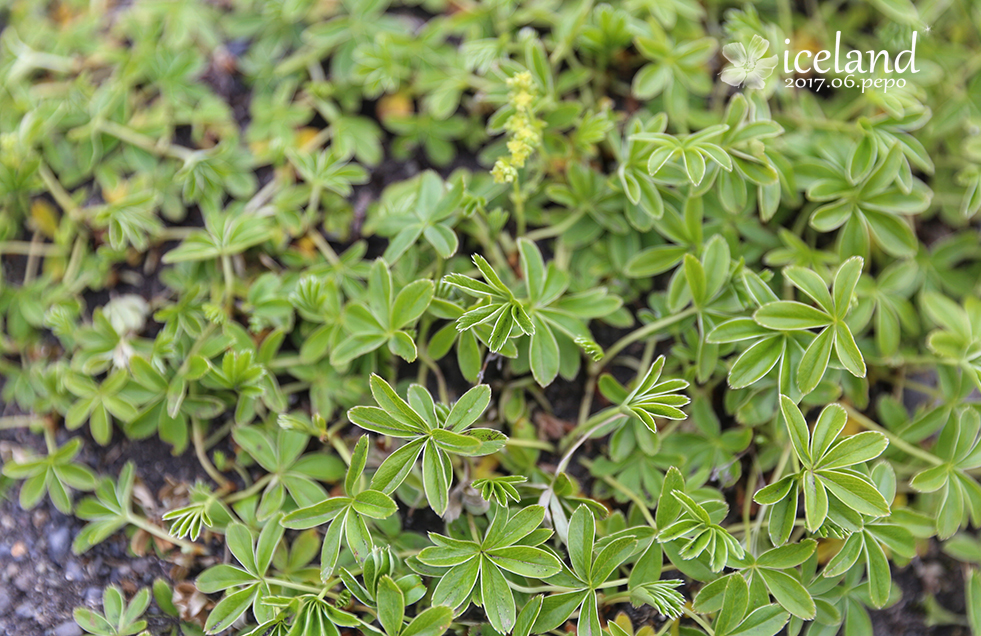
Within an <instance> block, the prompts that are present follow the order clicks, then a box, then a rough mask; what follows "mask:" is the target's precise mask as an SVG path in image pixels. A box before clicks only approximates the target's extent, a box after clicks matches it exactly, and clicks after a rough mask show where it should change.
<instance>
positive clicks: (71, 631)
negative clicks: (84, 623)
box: [52, 621, 82, 636]
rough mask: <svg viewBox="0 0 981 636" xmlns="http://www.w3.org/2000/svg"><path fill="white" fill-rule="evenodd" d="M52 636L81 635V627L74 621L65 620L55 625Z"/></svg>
mask: <svg viewBox="0 0 981 636" xmlns="http://www.w3.org/2000/svg"><path fill="white" fill-rule="evenodd" d="M52 636H82V628H81V627H79V626H78V625H77V624H76V623H75V621H65V622H64V623H62V624H61V625H58V626H57V627H55V629H54V632H52Z"/></svg>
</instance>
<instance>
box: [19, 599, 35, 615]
mask: <svg viewBox="0 0 981 636" xmlns="http://www.w3.org/2000/svg"><path fill="white" fill-rule="evenodd" d="M14 614H16V615H17V616H18V617H19V618H34V605H33V604H31V603H30V602H28V601H24V602H23V603H21V604H20V605H18V606H17V609H15V610H14Z"/></svg>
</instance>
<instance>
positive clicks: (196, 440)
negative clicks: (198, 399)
mask: <svg viewBox="0 0 981 636" xmlns="http://www.w3.org/2000/svg"><path fill="white" fill-rule="evenodd" d="M191 443H193V444H194V454H195V455H197V458H198V463H200V464H201V467H202V468H204V472H206V473H208V476H209V477H211V478H212V479H213V480H215V483H217V484H218V486H219V487H221V488H227V487H228V486H230V485H231V482H229V481H228V479H227V478H226V477H225V476H224V475H222V474H221V472H219V471H218V469H217V468H215V465H214V464H212V463H211V460H210V459H209V458H208V451H207V449H206V447H205V441H204V427H203V425H202V423H201V420H199V419H198V418H196V417H192V418H191Z"/></svg>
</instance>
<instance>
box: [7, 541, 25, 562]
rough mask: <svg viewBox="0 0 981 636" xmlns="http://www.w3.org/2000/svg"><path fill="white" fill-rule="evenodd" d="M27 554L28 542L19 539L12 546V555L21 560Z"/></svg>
mask: <svg viewBox="0 0 981 636" xmlns="http://www.w3.org/2000/svg"><path fill="white" fill-rule="evenodd" d="M26 555H27V544H26V543H24V542H23V541H18V542H17V543H15V544H14V545H13V546H12V547H11V548H10V556H12V557H14V559H16V560H18V561H20V560H21V559H23V558H24V556H26Z"/></svg>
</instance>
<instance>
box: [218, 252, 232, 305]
mask: <svg viewBox="0 0 981 636" xmlns="http://www.w3.org/2000/svg"><path fill="white" fill-rule="evenodd" d="M221 271H222V273H223V274H224V275H225V313H226V314H228V316H231V315H232V309H234V307H235V272H233V271H232V257H231V256H229V255H228V254H222V255H221Z"/></svg>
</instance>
